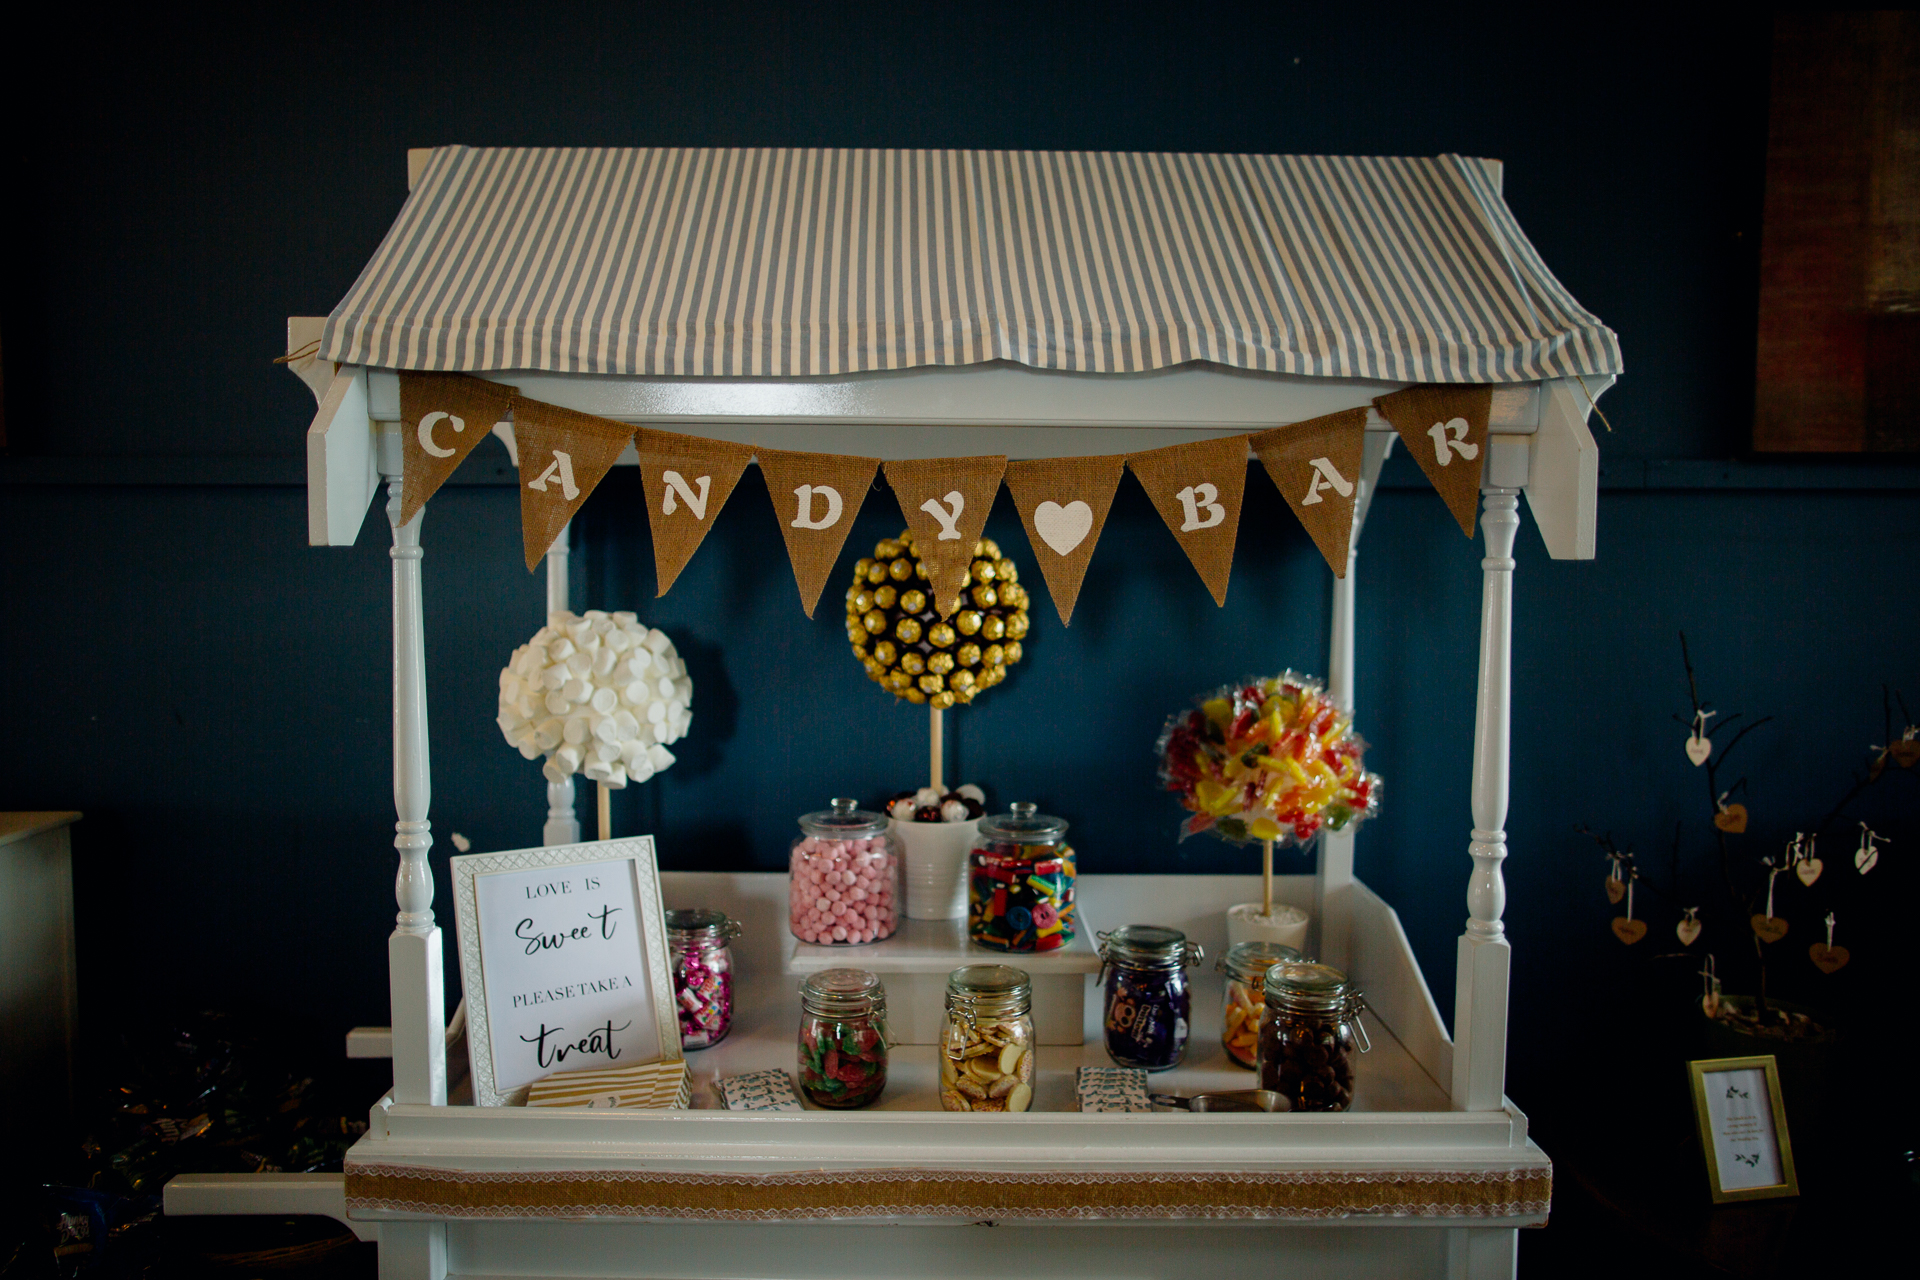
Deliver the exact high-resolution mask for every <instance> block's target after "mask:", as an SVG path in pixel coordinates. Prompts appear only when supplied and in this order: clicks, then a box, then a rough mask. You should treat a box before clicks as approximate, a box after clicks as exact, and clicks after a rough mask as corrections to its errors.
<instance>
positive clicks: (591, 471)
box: [468, 399, 633, 573]
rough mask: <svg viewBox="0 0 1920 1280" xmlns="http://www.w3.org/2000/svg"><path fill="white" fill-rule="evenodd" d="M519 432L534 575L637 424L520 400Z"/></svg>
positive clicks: (524, 529) (523, 527)
mask: <svg viewBox="0 0 1920 1280" xmlns="http://www.w3.org/2000/svg"><path fill="white" fill-rule="evenodd" d="M468 430H472V428H471V427H469V428H468ZM513 436H514V441H515V443H516V444H517V445H518V446H519V450H520V533H521V537H522V538H523V539H524V541H525V543H526V553H527V572H529V573H531V572H533V567H534V566H535V565H537V564H539V563H540V558H541V557H542V556H544V555H546V554H547V548H549V547H551V546H552V545H553V542H554V539H555V538H558V537H559V536H560V531H561V530H562V529H564V528H566V527H567V521H569V520H571V519H573V514H574V512H576V511H578V510H579V509H580V504H581V503H583V502H585V501H586V500H587V495H588V494H590V493H592V492H593V490H594V486H596V485H598V484H599V483H600V481H601V480H602V479H604V478H605V476H606V474H607V471H608V469H609V468H611V467H612V466H613V462H614V459H616V458H618V457H619V456H620V451H621V450H623V449H625V448H626V447H627V441H628V440H629V439H631V438H632V436H633V428H632V427H630V426H628V425H626V424H625V423H624V422H614V421H612V420H611V419H608V418H596V417H594V416H593V415H592V414H590V413H575V412H574V411H573V410H572V409H562V408H561V407H560V406H559V405H557V404H545V403H543V402H541V401H539V400H527V399H517V400H515V401H514V402H513Z"/></svg>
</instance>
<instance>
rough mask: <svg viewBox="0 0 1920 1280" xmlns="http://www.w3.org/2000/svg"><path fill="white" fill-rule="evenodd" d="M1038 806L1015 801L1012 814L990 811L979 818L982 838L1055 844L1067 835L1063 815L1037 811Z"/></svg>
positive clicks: (1013, 842) (1021, 842) (1019, 842)
mask: <svg viewBox="0 0 1920 1280" xmlns="http://www.w3.org/2000/svg"><path fill="white" fill-rule="evenodd" d="M1037 807H1038V806H1036V805H1031V804H1016V805H1014V806H1013V812H1011V813H994V814H988V815H987V816H986V817H984V818H982V819H980V838H981V839H982V840H1004V841H1007V842H1008V843H1010V844H1052V843H1053V842H1054V841H1056V840H1059V839H1060V838H1061V837H1062V836H1064V835H1066V834H1067V823H1066V820H1065V819H1064V818H1056V817H1053V816H1052V815H1051V814H1045V813H1036V812H1035V809H1036V808H1037Z"/></svg>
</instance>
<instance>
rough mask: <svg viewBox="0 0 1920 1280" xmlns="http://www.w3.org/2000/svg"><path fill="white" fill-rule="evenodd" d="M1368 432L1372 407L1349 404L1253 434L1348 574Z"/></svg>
mask: <svg viewBox="0 0 1920 1280" xmlns="http://www.w3.org/2000/svg"><path fill="white" fill-rule="evenodd" d="M1366 437H1367V411H1366V410H1365V409H1347V410H1345V411H1344V412H1341V413H1330V414H1328V415H1326V416H1325V417H1323V418H1312V419H1309V420H1308V421H1306V422H1295V423H1292V424H1290V425H1288V426H1284V427H1275V428H1273V429H1272V430H1271V431H1262V432H1261V433H1260V434H1258V435H1256V436H1252V437H1249V439H1248V443H1249V444H1251V445H1252V446H1253V452H1254V454H1255V456H1257V457H1258V458H1259V459H1260V462H1261V465H1263V466H1265V467H1266V469H1267V474H1268V475H1269V476H1271V477H1273V483H1274V485H1275V486H1276V487H1277V488H1278V489H1279V490H1280V495H1281V496H1282V497H1284V498H1285V499H1286V500H1287V505H1288V506H1290V507H1292V508H1293V514H1294V515H1296V516H1298V517H1299V518H1300V523H1301V525H1302V526H1303V527H1305V529H1306V531H1307V535H1308V536H1309V537H1311V538H1312V539H1313V545H1314V546H1316V547H1318V548H1320V554H1321V555H1322V556H1325V557H1326V561H1327V567H1328V568H1329V569H1332V570H1333V576H1334V577H1336V578H1344V577H1346V576H1347V552H1348V550H1349V547H1350V544H1351V542H1352V540H1353V508H1354V503H1355V502H1356V501H1357V500H1358V498H1359V496H1360V459H1361V456H1362V454H1364V453H1365V451H1366Z"/></svg>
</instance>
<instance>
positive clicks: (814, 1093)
mask: <svg viewBox="0 0 1920 1280" xmlns="http://www.w3.org/2000/svg"><path fill="white" fill-rule="evenodd" d="M890 1047H891V1046H890V1038H889V1036H888V1035H887V989H886V988H885V987H883V986H881V985H880V979H879V978H877V977H875V976H874V975H873V974H871V973H868V972H867V971H866V970H864V969H824V970H822V971H821V972H819V973H816V974H811V975H809V976H808V978H807V980H806V981H805V982H803V983H801V984H800V1091H801V1092H802V1093H804V1094H806V1095H807V1100H808V1101H809V1102H811V1103H813V1104H814V1105H815V1106H818V1107H832V1108H834V1109H836V1110H847V1109H850V1108H853V1107H864V1106H866V1105H867V1104H868V1103H869V1102H872V1101H873V1100H874V1099H875V1098H877V1097H879V1096H880V1091H881V1090H883V1089H885V1088H886V1087H887V1051H888V1049H889V1048H890Z"/></svg>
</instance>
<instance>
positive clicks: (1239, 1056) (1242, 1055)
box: [1214, 939, 1305, 1071]
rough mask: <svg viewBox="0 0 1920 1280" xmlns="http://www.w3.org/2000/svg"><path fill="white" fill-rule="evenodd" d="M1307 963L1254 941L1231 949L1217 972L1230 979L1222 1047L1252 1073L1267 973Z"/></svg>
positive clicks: (1284, 949)
mask: <svg viewBox="0 0 1920 1280" xmlns="http://www.w3.org/2000/svg"><path fill="white" fill-rule="evenodd" d="M1303 959H1305V957H1304V956H1302V955H1301V954H1300V953H1299V952H1298V951H1295V950H1294V949H1293V948H1292V947H1289V946H1286V945H1285V944H1283V943H1279V942H1266V941H1262V940H1260V939H1254V940H1252V941H1248V942H1237V943H1235V944H1234V945H1233V946H1231V947H1229V948H1227V953H1226V954H1225V955H1223V956H1221V957H1220V963H1219V964H1218V965H1216V966H1214V967H1215V968H1217V969H1219V971H1220V972H1221V973H1224V974H1226V975H1227V987H1226V992H1225V994H1224V995H1223V997H1222V999H1221V1008H1220V1013H1221V1018H1220V1047H1221V1048H1223V1049H1225V1050H1226V1051H1227V1057H1228V1058H1230V1059H1232V1060H1233V1061H1234V1062H1237V1063H1239V1064H1240V1065H1241V1066H1243V1067H1245V1068H1247V1069H1248V1070H1249V1071H1251V1070H1253V1068H1254V1065H1255V1064H1256V1063H1257V1062H1258V1061H1259V1057H1260V1050H1259V1040H1260V1010H1261V1009H1263V1008H1264V1007H1265V1006H1266V1001H1267V994H1266V988H1265V986H1264V985H1262V984H1264V983H1265V981H1266V977H1267V970H1268V969H1270V968H1272V967H1273V966H1274V965H1275V964H1278V963H1280V962H1281V961H1287V962H1289V963H1293V962H1297V961H1300V960H1303Z"/></svg>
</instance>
